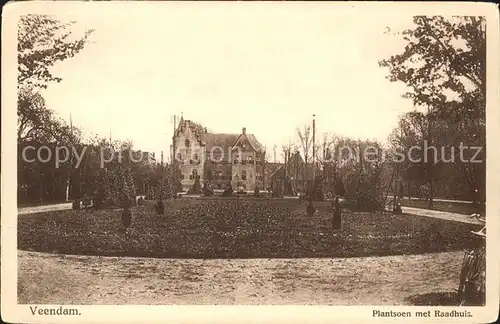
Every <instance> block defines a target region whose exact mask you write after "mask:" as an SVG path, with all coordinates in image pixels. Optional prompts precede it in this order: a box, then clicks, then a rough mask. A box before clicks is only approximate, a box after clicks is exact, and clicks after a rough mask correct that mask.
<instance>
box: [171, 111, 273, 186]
mask: <svg viewBox="0 0 500 324" xmlns="http://www.w3.org/2000/svg"><path fill="white" fill-rule="evenodd" d="M264 157H265V151H264V148H263V146H262V145H261V144H260V143H259V141H258V140H257V138H256V137H255V135H253V134H248V133H247V132H246V128H245V127H243V129H242V131H241V133H240V134H220V133H210V132H208V131H207V129H206V128H205V127H203V126H201V125H200V124H198V123H196V122H193V121H190V120H184V118H181V120H180V122H179V125H178V126H177V128H176V130H175V133H174V136H173V144H172V158H173V159H174V161H175V163H176V164H177V165H178V167H179V169H180V182H181V184H182V187H183V189H184V190H187V189H189V188H190V187H191V186H192V185H193V184H194V182H195V180H196V179H199V180H200V182H201V183H205V182H208V183H209V184H210V185H212V187H213V188H220V189H223V188H225V187H226V186H228V185H231V186H232V187H233V189H235V190H236V189H237V188H242V189H244V190H253V189H254V188H255V186H258V187H259V188H262V187H263V183H262V180H263V168H264V163H263V159H264Z"/></svg>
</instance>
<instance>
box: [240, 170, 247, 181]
mask: <svg viewBox="0 0 500 324" xmlns="http://www.w3.org/2000/svg"><path fill="white" fill-rule="evenodd" d="M246 179H247V172H246V171H245V170H243V171H241V180H243V181H245V180H246Z"/></svg>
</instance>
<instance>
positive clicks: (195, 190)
mask: <svg viewBox="0 0 500 324" xmlns="http://www.w3.org/2000/svg"><path fill="white" fill-rule="evenodd" d="M187 193H188V195H197V194H200V193H201V182H200V179H196V180H195V181H194V184H193V186H191V188H189V190H188V192H187Z"/></svg>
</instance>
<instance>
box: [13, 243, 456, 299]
mask: <svg viewBox="0 0 500 324" xmlns="http://www.w3.org/2000/svg"><path fill="white" fill-rule="evenodd" d="M462 256H463V252H447V253H438V254H426V255H411V256H389V257H367V258H349V259H246V260H241V259H235V260H222V259H216V260H186V259H150V258H116V257H93V256H64V255H57V254H45V253H38V252H27V251H18V257H19V258H18V262H19V263H18V266H19V271H18V276H19V281H18V302H19V303H21V304H26V303H36V304H94V305H95V304H151V305H154V304H156V305H158V304H330V305H356V304H357V305H367V304H377V305H382V304H385V305H403V304H407V303H408V302H407V301H406V300H407V298H408V297H410V296H414V295H418V294H427V293H437V292H452V291H454V289H456V287H457V285H458V274H459V270H460V265H461V261H462Z"/></svg>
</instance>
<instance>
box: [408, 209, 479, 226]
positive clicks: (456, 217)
mask: <svg viewBox="0 0 500 324" xmlns="http://www.w3.org/2000/svg"><path fill="white" fill-rule="evenodd" d="M401 210H402V211H403V213H405V214H409V215H412V216H424V217H433V218H441V219H446V220H449V221H455V222H461V223H468V224H478V225H481V224H482V223H481V222H480V221H478V220H477V219H475V218H471V217H470V216H469V215H464V214H458V213H450V212H444V211H439V210H429V209H422V208H414V207H401Z"/></svg>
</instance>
